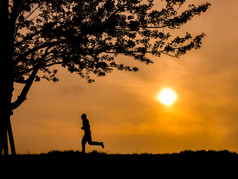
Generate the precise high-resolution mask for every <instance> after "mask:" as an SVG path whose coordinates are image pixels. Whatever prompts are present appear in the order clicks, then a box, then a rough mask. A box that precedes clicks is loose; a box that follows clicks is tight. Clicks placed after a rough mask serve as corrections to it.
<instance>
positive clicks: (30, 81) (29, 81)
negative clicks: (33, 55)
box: [11, 65, 39, 110]
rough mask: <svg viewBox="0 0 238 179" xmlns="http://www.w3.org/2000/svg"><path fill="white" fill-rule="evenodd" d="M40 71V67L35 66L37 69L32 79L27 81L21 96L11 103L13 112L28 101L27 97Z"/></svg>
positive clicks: (34, 70)
mask: <svg viewBox="0 0 238 179" xmlns="http://www.w3.org/2000/svg"><path fill="white" fill-rule="evenodd" d="M38 70H39V66H38V65H37V66H35V68H34V69H33V71H32V73H31V75H30V77H29V78H28V79H27V81H26V84H25V86H24V88H23V90H22V92H21V94H20V95H19V96H18V98H17V100H16V101H14V102H13V103H11V110H14V109H16V108H17V107H19V106H20V105H21V104H22V103H23V102H24V101H25V100H26V95H27V93H28V91H29V89H30V87H31V85H32V83H33V81H34V79H35V76H36V74H37V72H38Z"/></svg>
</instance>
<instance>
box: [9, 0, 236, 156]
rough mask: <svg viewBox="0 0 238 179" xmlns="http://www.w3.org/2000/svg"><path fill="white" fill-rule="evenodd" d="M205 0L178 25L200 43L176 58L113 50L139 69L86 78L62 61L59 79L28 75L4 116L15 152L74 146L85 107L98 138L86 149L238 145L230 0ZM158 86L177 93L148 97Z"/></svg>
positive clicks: (77, 145)
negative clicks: (168, 102) (24, 92)
mask: <svg viewBox="0 0 238 179" xmlns="http://www.w3.org/2000/svg"><path fill="white" fill-rule="evenodd" d="M189 2H196V0H193V1H192V0H190V1H189ZM200 2H204V1H202V0H200ZM209 2H211V3H212V6H211V7H210V9H209V10H208V11H207V12H206V13H205V14H203V15H202V16H200V17H196V18H194V19H193V20H192V21H191V22H189V23H188V24H186V25H185V26H184V27H183V28H182V29H180V30H179V31H178V33H180V34H181V33H185V32H186V31H189V32H191V33H192V34H196V33H200V32H204V33H206V35H207V36H206V38H205V39H204V40H203V46H202V48H201V49H200V50H196V51H195V50H193V51H191V52H189V53H188V54H187V55H185V56H182V57H180V58H179V59H175V58H171V57H168V56H162V57H160V58H157V57H152V58H153V60H154V62H155V63H154V64H153V65H148V66H147V65H144V64H139V63H136V62H133V61H132V62H131V60H130V59H128V58H127V57H124V56H119V57H118V60H121V61H123V62H126V63H130V64H136V65H137V66H139V69H140V71H139V72H136V73H134V72H120V71H114V72H112V73H111V74H109V75H107V76H106V77H101V78H96V79H95V80H96V82H95V83H93V84H88V83H87V82H86V80H84V79H81V78H80V77H79V76H77V75H74V74H71V73H69V72H67V71H66V70H65V69H63V68H59V69H60V70H59V78H60V81H59V82H57V83H52V82H48V81H45V80H42V81H41V82H40V83H34V84H33V86H32V88H31V90H30V92H29V95H28V97H27V100H26V102H24V104H23V105H22V106H21V107H19V108H18V109H17V110H15V112H14V116H13V117H12V125H13V132H14V138H15V143H16V149H17V153H28V152H29V153H41V152H48V151H50V150H71V149H72V150H81V138H82V136H83V131H82V130H81V129H80V128H81V125H82V122H81V119H80V116H81V114H82V113H86V114H87V115H88V118H89V120H90V124H91V129H92V138H93V140H97V141H104V144H105V149H104V150H102V149H101V148H100V147H97V146H96V147H95V146H94V147H91V146H86V151H92V150H93V149H95V150H99V151H104V152H108V153H133V152H139V153H141V152H149V153H165V152H166V153H170V152H179V151H181V150H185V149H191V150H200V149H206V150H208V149H214V150H223V149H228V150H231V151H236V152H238V140H237V139H238V110H237V109H238V70H237V69H238V50H237V43H238V33H237V32H238V23H237V22H238V21H237V19H238V11H237V9H238V1H237V0H226V1H224V0H210V1H209ZM21 87H22V86H21V85H20V86H17V87H16V88H15V90H16V93H19V92H20V88H21ZM164 87H169V88H171V89H173V90H174V91H175V92H176V94H177V97H178V99H177V101H176V102H175V103H174V104H173V105H172V106H165V105H163V104H161V103H159V102H158V101H157V100H156V95H157V94H158V92H159V91H161V89H163V88H164ZM16 96H17V94H16Z"/></svg>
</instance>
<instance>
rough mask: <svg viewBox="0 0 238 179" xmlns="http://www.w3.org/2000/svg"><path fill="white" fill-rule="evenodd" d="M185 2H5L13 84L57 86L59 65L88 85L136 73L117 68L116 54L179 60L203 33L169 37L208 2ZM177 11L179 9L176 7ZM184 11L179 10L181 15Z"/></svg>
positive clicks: (128, 68) (195, 46)
mask: <svg viewBox="0 0 238 179" xmlns="http://www.w3.org/2000/svg"><path fill="white" fill-rule="evenodd" d="M185 1H186V0H161V2H160V6H159V7H154V2H153V0H80V1H76V0H57V1H55V0H13V1H10V3H9V28H10V29H11V30H10V32H13V33H14V42H13V44H14V51H13V54H12V59H13V61H14V62H13V63H14V65H13V77H14V78H13V79H14V82H16V83H27V81H28V80H29V77H30V76H31V75H32V73H33V71H34V69H35V72H38V71H41V72H42V73H40V74H41V75H39V73H34V74H35V75H34V79H35V80H36V81H39V80H40V79H41V78H45V79H47V80H52V81H58V79H57V78H56V76H55V74H56V73H57V70H56V69H55V68H52V66H53V65H56V64H60V65H61V66H62V67H65V68H67V69H68V70H69V71H70V72H75V73H77V74H78V75H80V76H81V77H82V78H86V79H87V80H88V82H93V81H94V80H93V79H92V78H91V76H92V75H91V74H95V75H97V76H105V75H106V74H107V73H110V72H111V71H113V69H118V70H123V71H137V70H138V68H137V67H131V66H128V65H125V64H120V63H118V62H117V61H116V60H115V59H116V57H117V55H118V54H123V55H125V56H128V57H131V58H133V59H135V60H138V61H140V62H142V63H145V64H150V63H153V62H152V60H151V59H149V58H148V55H147V54H152V55H154V56H157V57H159V56H161V55H162V54H166V55H170V56H174V57H179V56H181V55H184V54H185V53H187V52H188V51H190V50H191V49H198V48H200V47H201V44H202V41H201V40H202V38H203V37H204V36H205V34H204V33H201V34H198V35H195V36H194V37H193V36H192V35H191V34H190V33H188V32H187V33H186V34H185V35H184V36H183V37H178V36H173V35H171V31H172V30H173V29H179V28H180V27H181V26H182V25H184V24H185V23H187V22H188V21H190V20H191V19H192V18H193V17H194V16H196V15H200V14H201V13H203V12H205V11H206V10H207V9H208V7H209V6H210V4H209V3H204V4H200V5H193V4H190V5H189V6H188V7H186V8H184V7H183V5H184V4H185ZM181 7H183V8H181ZM182 9H185V10H182Z"/></svg>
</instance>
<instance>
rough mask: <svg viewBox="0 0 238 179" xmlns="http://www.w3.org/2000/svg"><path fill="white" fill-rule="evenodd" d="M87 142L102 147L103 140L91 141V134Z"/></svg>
mask: <svg viewBox="0 0 238 179" xmlns="http://www.w3.org/2000/svg"><path fill="white" fill-rule="evenodd" d="M88 144H89V145H100V146H102V148H104V145H103V142H96V141H92V137H91V136H90V137H89V140H88Z"/></svg>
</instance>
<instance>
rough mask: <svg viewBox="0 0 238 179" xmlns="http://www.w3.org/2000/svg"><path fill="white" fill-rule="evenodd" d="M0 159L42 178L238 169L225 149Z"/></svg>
mask: <svg viewBox="0 0 238 179" xmlns="http://www.w3.org/2000/svg"><path fill="white" fill-rule="evenodd" d="M0 162H1V164H3V167H1V169H3V170H2V171H4V172H7V173H8V175H9V173H11V174H12V175H13V176H16V174H17V176H19V177H20V176H23V177H25V176H30V177H44V178H45V177H46V178H48V177H54V178H57V177H67V178H73V177H74V178H75V177H76V178H96V177H97V178H130V179H133V178H136V179H137V178H145V179H147V178H149V179H150V178H151V179H152V178H153V179H154V178H172V177H173V178H175V177H176V178H178V177H181V178H182V177H183V178H208V177H210V178H216V177H219V178H232V177H234V176H236V175H237V171H238V154H237V153H235V152H230V151H228V150H224V151H213V150H209V151H205V150H200V151H189V150H187V151H182V152H180V153H173V154H150V153H143V154H107V153H102V152H98V151H93V152H90V153H86V154H83V153H81V152H79V151H73V150H70V151H56V150H54V151H50V152H48V153H45V154H25V155H16V156H7V157H5V156H4V157H2V158H1V159H0ZM12 171H14V172H12ZM4 172H3V173H4Z"/></svg>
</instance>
